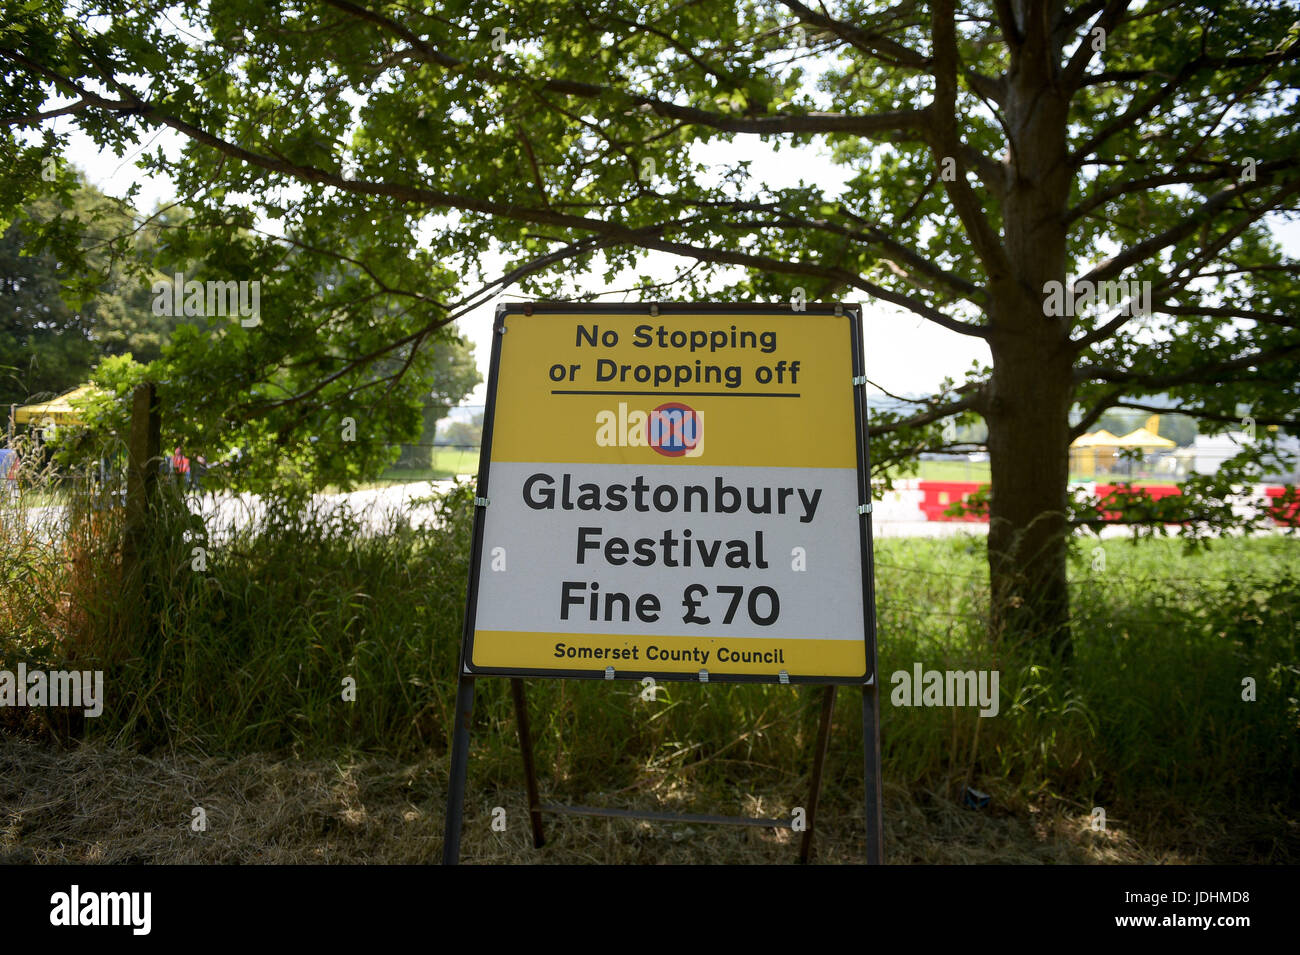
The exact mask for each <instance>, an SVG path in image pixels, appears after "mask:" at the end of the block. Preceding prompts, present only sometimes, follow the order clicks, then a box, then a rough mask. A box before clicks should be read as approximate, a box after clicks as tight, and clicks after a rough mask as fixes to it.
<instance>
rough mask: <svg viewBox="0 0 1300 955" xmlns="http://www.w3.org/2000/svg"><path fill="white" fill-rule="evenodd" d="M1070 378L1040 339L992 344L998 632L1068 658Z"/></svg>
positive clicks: (992, 573) (992, 570)
mask: <svg viewBox="0 0 1300 955" xmlns="http://www.w3.org/2000/svg"><path fill="white" fill-rule="evenodd" d="M1040 320H1041V316H1040ZM1069 373H1070V366H1069V363H1068V362H1063V361H1061V360H1060V358H1059V357H1058V358H1057V359H1056V360H1055V361H1053V360H1051V359H1050V358H1049V357H1047V356H1044V355H1043V353H1042V352H1041V351H1039V350H1037V349H1036V347H1035V343H1034V342H1033V341H1027V342H1026V341H1012V342H1009V343H1005V344H1003V345H1002V346H1000V347H995V349H994V362H993V378H992V389H991V391H992V394H991V399H992V400H991V401H990V403H989V404H990V407H989V410H988V414H987V420H988V427H989V437H988V447H989V459H990V465H991V469H992V477H993V495H992V500H991V502H990V513H989V540H988V558H989V581H990V584H991V600H992V615H993V620H992V623H993V626H992V632H993V636H994V637H995V638H998V637H1003V638H1008V639H1010V640H1011V641H1012V642H1014V643H1019V644H1027V643H1031V642H1032V643H1035V644H1039V645H1041V644H1043V643H1044V642H1045V643H1046V645H1047V646H1049V647H1050V648H1051V649H1052V651H1053V652H1054V653H1061V654H1064V655H1067V656H1068V654H1069V649H1070V631H1069V613H1070V598H1069V591H1068V588H1067V583H1066V542H1067V534H1068V532H1069V527H1068V525H1067V524H1066V515H1065V502H1066V493H1067V488H1068V483H1069V457H1068V453H1069V447H1068V445H1069V435H1068V431H1069V419H1068V414H1069V409H1070V399H1071V392H1072V388H1071V386H1070V374H1069Z"/></svg>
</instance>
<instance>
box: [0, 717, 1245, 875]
mask: <svg viewBox="0 0 1300 955" xmlns="http://www.w3.org/2000/svg"><path fill="white" fill-rule="evenodd" d="M446 782H447V777H446V759H445V757H443V758H438V759H430V760H428V761H424V762H419V763H403V762H399V761H396V760H391V759H385V758H375V757H358V758H356V759H347V760H342V761H329V760H321V759H295V758H274V757H269V756H264V755H247V756H241V757H204V756H200V755H194V754H186V753H168V754H165V755H158V756H142V755H137V754H131V753H126V752H123V751H120V750H115V749H111V748H106V747H100V746H80V747H76V748H73V749H59V748H56V747H53V746H50V745H48V744H45V743H36V742H31V741H27V740H20V739H16V738H13V737H5V736H0V864H3V863H22V862H27V863H110V864H121V863H181V864H186V863H191V864H193V863H203V864H210V863H226V864H228V863H280V864H284V863H422V862H431V861H437V860H438V858H439V857H440V854H441V849H442V821H443V802H444V799H445V796H446ZM474 782H475V781H474V780H473V778H471V791H470V796H469V799H468V801H467V806H466V827H465V835H464V841H463V847H462V855H463V859H464V861H466V862H475V863H495V864H501V863H570V864H573V863H579V864H581V863H620V864H645V863H732V864H752V863H775V864H782V863H788V862H791V861H792V860H793V859H794V857H795V853H796V845H795V839H796V837H795V835H794V834H793V833H790V832H788V831H784V830H776V831H768V830H757V829H748V828H733V827H724V826H691V825H661V824H649V823H643V822H638V821H625V820H606V819H588V818H581V819H579V818H574V817H563V818H556V817H547V831H548V837H549V840H550V841H549V843H548V845H547V846H546V847H545V848H544V849H542V850H534V849H533V848H532V846H531V841H530V835H529V828H528V824H527V813H526V804H525V802H524V798H523V793H522V785H520V786H519V787H518V788H517V789H502V790H501V791H500V793H499V794H492V793H490V792H489V793H485V792H484V790H483V789H482V788H481V785H480V787H479V788H477V789H476V788H475V785H474ZM543 788H544V792H543V798H547V794H546V792H545V789H546V783H545V782H543ZM885 795H886V801H885V805H886V811H885V826H886V846H887V856H888V861H889V862H891V863H972V862H981V863H1013V864H1015V863H1027V864H1037V863H1179V862H1204V861H1221V860H1217V859H1212V858H1207V857H1206V855H1205V853H1204V852H1203V851H1197V850H1196V849H1195V848H1194V847H1193V848H1192V849H1190V850H1188V849H1180V848H1178V847H1176V846H1158V845H1142V844H1139V842H1138V841H1137V840H1136V839H1135V838H1133V837H1131V836H1130V835H1129V834H1128V832H1127V829H1126V828H1125V826H1123V825H1122V824H1116V823H1115V822H1111V824H1110V825H1109V827H1108V831H1106V832H1093V831H1092V830H1091V828H1090V826H1089V824H1088V819H1087V817H1086V816H1085V815H1082V814H1077V813H1074V814H1071V813H1067V812H1063V811H1059V810H1058V811H1041V810H1036V809H1034V808H1033V807H1026V808H1025V809H1023V810H1021V811H1019V812H1011V811H1009V810H1002V811H998V810H994V811H993V812H987V811H981V812H972V811H970V810H965V809H962V808H959V807H957V806H956V805H954V804H953V803H952V802H951V801H949V800H946V799H942V798H939V797H932V796H930V795H928V794H922V795H921V796H920V798H917V797H915V796H914V795H909V794H908V793H906V792H905V791H903V790H901V789H899V788H897V787H886V794H885ZM588 801H589V802H591V803H593V804H604V805H616V806H624V807H630V806H632V805H637V804H639V805H640V806H642V807H646V806H647V805H648V803H647V801H646V799H645V797H644V796H641V797H640V798H629V797H627V796H626V795H613V796H606V797H602V796H601V795H600V794H592V795H590V796H589V797H588ZM786 801H787V800H785V799H783V798H782V797H780V796H778V795H776V794H763V793H755V794H753V795H749V796H746V797H742V798H740V799H739V800H738V803H739V804H738V805H737V806H736V807H735V808H737V809H738V810H739V811H743V812H746V813H753V814H755V815H762V814H772V815H776V814H780V813H787V812H788V811H789V809H790V808H791V807H790V806H788V805H786ZM494 805H501V806H502V807H503V808H505V810H506V820H507V828H506V831H505V832H494V831H492V829H491V826H490V822H491V818H492V808H493V806H494ZM196 806H202V807H203V808H204V809H205V810H206V813H207V830H206V831H205V832H193V831H191V828H190V824H191V820H192V815H191V813H192V810H193V809H194V807H196ZM658 808H665V809H693V810H694V811H710V810H712V811H717V810H718V808H719V807H717V806H716V805H712V806H711V805H707V804H703V803H701V804H700V805H692V797H691V794H690V793H687V792H679V793H678V798H677V799H675V800H670V799H667V798H664V799H660V800H659V806H658ZM855 809H857V812H856V814H855V812H854V810H855ZM819 830H820V831H819V833H818V845H819V847H820V851H819V855H818V860H819V861H822V862H829V863H853V862H858V861H860V860H861V858H862V848H863V846H862V834H861V810H860V808H857V807H856V806H854V805H853V804H852V803H848V802H846V801H845V800H844V799H842V798H840V799H835V798H832V799H830V800H829V801H828V802H827V804H825V805H824V812H823V818H822V820H821V824H820V825H819ZM1202 845H1204V843H1202Z"/></svg>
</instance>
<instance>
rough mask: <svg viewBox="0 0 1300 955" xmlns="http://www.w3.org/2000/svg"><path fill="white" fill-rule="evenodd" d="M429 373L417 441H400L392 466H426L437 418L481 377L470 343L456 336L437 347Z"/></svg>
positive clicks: (431, 457) (431, 449) (428, 464)
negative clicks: (397, 454) (454, 338)
mask: <svg viewBox="0 0 1300 955" xmlns="http://www.w3.org/2000/svg"><path fill="white" fill-rule="evenodd" d="M431 377H432V385H433V387H432V390H430V392H429V394H428V395H427V396H426V398H425V402H424V406H423V407H422V408H421V409H420V419H421V425H420V433H419V435H418V436H417V437H418V438H419V439H420V444H418V445H404V446H403V447H402V453H401V454H400V455H399V456H398V458H397V461H396V463H395V464H394V467H399V468H427V467H429V466H430V465H431V464H432V463H433V447H432V446H433V444H434V437H435V435H436V434H437V431H438V422H439V421H441V420H442V419H443V418H445V417H447V412H448V411H450V410H451V408H452V406H453V405H455V404H458V403H459V402H460V401H461V399H463V398H464V397H465V396H466V395H468V394H469V393H470V392H471V391H473V390H474V389H475V388H476V387H477V386H478V384H479V383H480V382H481V381H482V380H483V376H482V375H480V374H479V371H478V365H476V364H475V362H474V346H473V344H472V343H469V342H465V341H463V340H460V339H456V340H454V341H449V342H448V343H447V344H446V346H445V347H443V348H440V349H438V351H437V353H436V354H435V356H434V365H433V371H432V374H431Z"/></svg>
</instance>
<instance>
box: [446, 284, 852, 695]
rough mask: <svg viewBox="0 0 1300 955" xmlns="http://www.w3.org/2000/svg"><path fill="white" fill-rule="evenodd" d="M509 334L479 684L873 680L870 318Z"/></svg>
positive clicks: (492, 391) (495, 405)
mask: <svg viewBox="0 0 1300 955" xmlns="http://www.w3.org/2000/svg"><path fill="white" fill-rule="evenodd" d="M652 312H653V314H652ZM496 333H497V334H496V335H495V338H494V343H493V346H494V347H493V354H492V364H491V373H490V381H489V385H488V389H489V394H488V404H487V409H486V414H485V420H484V432H483V449H482V454H483V458H482V461H481V464H480V471H479V484H478V495H479V504H480V507H479V511H478V514H477V515H476V522H475V540H474V552H473V557H472V560H473V564H472V569H471V581H470V593H469V607H468V613H467V615H466V633H465V644H464V647H463V655H462V659H463V664H464V669H465V672H466V673H470V674H494V675H506V676H524V675H552V676H570V677H591V678H602V677H605V678H608V677H610V676H611V675H612V676H613V677H615V678H630V679H639V678H642V677H644V676H653V677H656V678H659V679H677V680H681V679H690V680H696V679H698V680H707V681H710V682H712V681H733V682H735V681H751V682H772V683H776V682H804V683H865V682H867V681H869V680H870V678H871V677H872V676H873V673H872V669H873V666H874V660H875V647H874V604H873V590H872V580H873V576H872V566H871V537H870V515H869V514H863V513H861V512H860V508H861V507H862V506H863V505H866V504H867V503H868V501H869V500H870V498H869V496H868V489H867V480H866V475H867V464H866V439H865V434H864V429H863V422H864V418H865V406H864V399H863V389H862V387H860V386H859V385H856V384H855V382H854V379H855V377H857V376H859V375H861V374H862V372H861V368H860V363H861V336H860V328H859V325H858V313H857V311H856V310H854V309H849V308H842V307H840V308H836V307H825V306H822V307H814V306H809V307H808V310H807V311H803V312H794V311H792V310H791V309H790V307H789V306H784V307H779V306H772V307H755V308H749V309H745V308H736V307H718V306H705V305H676V306H660V307H658V308H655V309H651V308H650V307H649V306H646V305H636V306H616V305H615V306H610V305H591V306H580V305H571V304H551V305H536V306H509V307H503V308H502V309H500V310H498V313H497V318H496Z"/></svg>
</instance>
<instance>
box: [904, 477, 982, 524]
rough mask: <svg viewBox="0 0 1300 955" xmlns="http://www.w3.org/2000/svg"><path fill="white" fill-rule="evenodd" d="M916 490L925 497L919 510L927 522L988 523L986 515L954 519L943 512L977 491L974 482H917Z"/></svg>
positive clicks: (967, 515) (971, 515)
mask: <svg viewBox="0 0 1300 955" xmlns="http://www.w3.org/2000/svg"><path fill="white" fill-rule="evenodd" d="M916 488H917V490H918V491H920V492H921V493H922V494H924V495H925V497H924V498H923V499H922V500H921V504H920V507H921V510H922V511H924V512H925V519H926V520H927V521H982V522H984V523H987V522H988V519H989V517H988V515H987V514H963V515H961V516H960V517H954V516H952V515H951V514H945V513H944V511H946V510H948V508H950V507H952V506H953V505H954V504H956V503H957V502H958V501H964V500H966V498H968V497H969V496H970V495H972V494H974V493H975V492H976V491H977V490H979V488H980V485H979V484H976V483H975V482H974V481H917V482H916Z"/></svg>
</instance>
